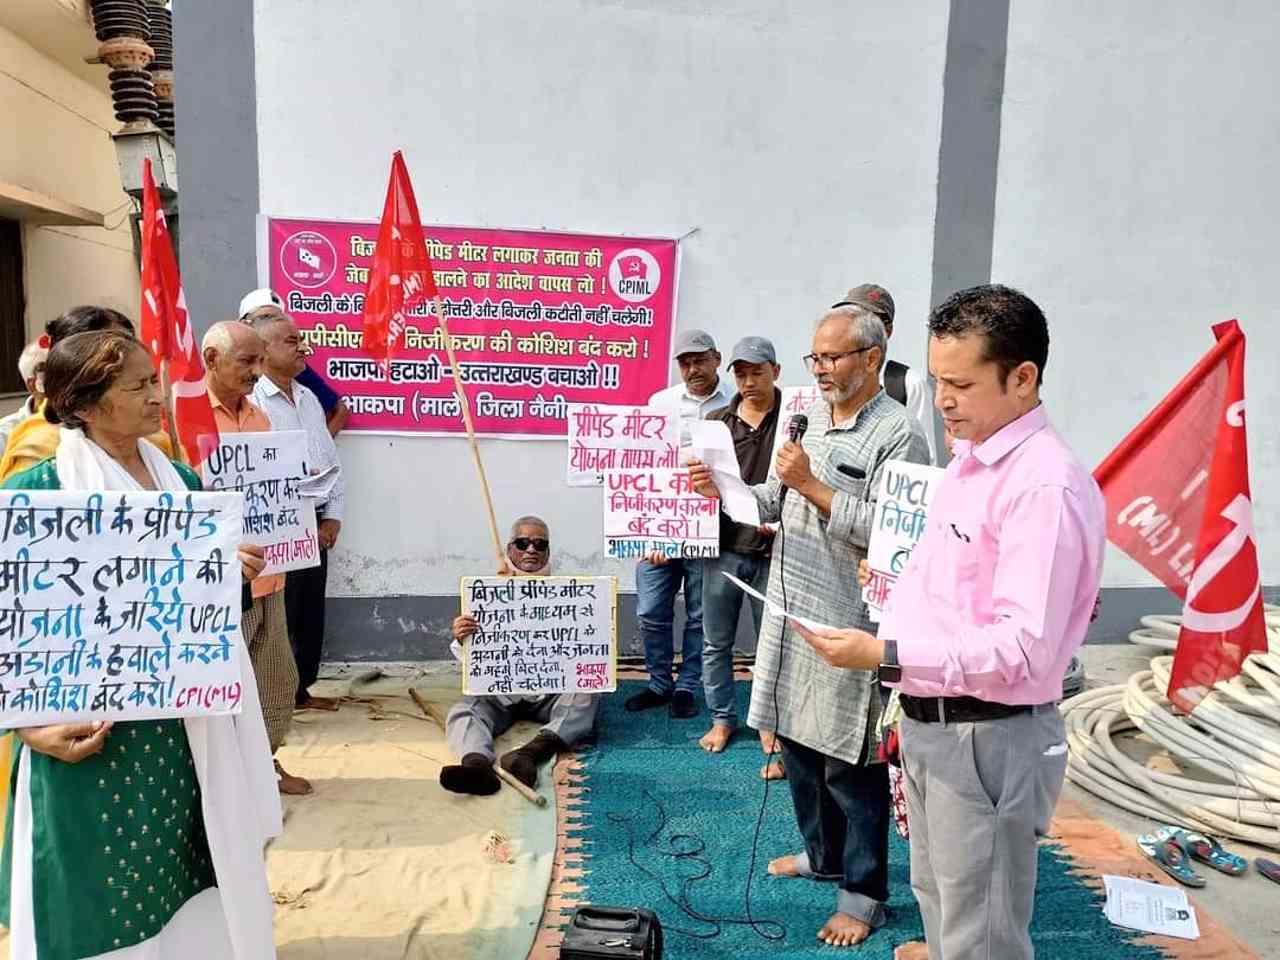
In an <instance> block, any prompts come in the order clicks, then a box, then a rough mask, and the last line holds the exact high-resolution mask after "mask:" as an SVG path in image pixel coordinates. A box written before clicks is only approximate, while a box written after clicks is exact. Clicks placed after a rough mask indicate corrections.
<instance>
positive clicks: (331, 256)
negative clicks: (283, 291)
mask: <svg viewBox="0 0 1280 960" xmlns="http://www.w3.org/2000/svg"><path fill="white" fill-rule="evenodd" d="M280 269H281V270H283V271H284V275H285V276H286V277H287V278H288V279H289V280H290V282H292V283H295V284H297V285H298V286H300V287H307V288H311V287H320V286H323V285H324V284H326V283H328V282H329V279H330V278H331V277H332V276H333V274H334V272H335V271H336V270H337V269H338V254H337V251H335V250H334V249H333V244H332V243H330V242H329V238H328V237H326V236H324V235H323V234H319V233H316V232H315V231H314V230H299V231H298V232H297V233H295V234H293V235H292V236H290V237H289V239H288V240H286V241H285V242H284V243H283V244H281V245H280Z"/></svg>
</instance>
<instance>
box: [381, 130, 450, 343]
mask: <svg viewBox="0 0 1280 960" xmlns="http://www.w3.org/2000/svg"><path fill="white" fill-rule="evenodd" d="M436 295H437V290H436V278H435V274H434V273H433V272H432V270H431V255H430V253H429V252H428V251H427V238H426V234H424V233H423V232H422V221H421V219H419V217H418V201H417V200H416V199H415V198H414V196H413V184H412V183H410V182H409V171H408V169H407V168H406V167H405V165H404V157H403V156H401V155H400V151H399V150H397V151H396V152H395V156H393V157H392V158H391V180H390V182H388V184H387V199H386V202H385V203H384V204H383V205H382V224H381V226H380V227H379V228H378V246H377V248H376V249H375V250H374V254H373V264H372V266H371V267H370V268H369V283H368V286H367V288H366V290H365V297H364V316H363V324H364V340H363V343H364V349H365V351H366V352H368V353H369V354H371V355H372V356H373V357H374V359H376V360H378V361H379V362H381V363H390V362H391V358H392V357H394V356H395V355H396V354H397V353H399V352H400V343H401V338H402V336H403V334H404V326H405V320H404V317H405V311H406V310H408V309H410V308H411V307H413V306H414V305H415V304H417V303H418V302H419V301H421V300H424V299H429V298H431V297H434V296H436Z"/></svg>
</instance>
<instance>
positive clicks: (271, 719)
mask: <svg viewBox="0 0 1280 960" xmlns="http://www.w3.org/2000/svg"><path fill="white" fill-rule="evenodd" d="M201 352H202V354H203V357H204V366H205V370H206V371H207V373H206V376H205V382H206V385H207V386H208V388H209V402H210V404H212V405H213V418H214V420H215V421H216V422H217V424H218V432H219V433H220V434H222V433H261V432H266V431H268V430H270V429H271V421H270V420H269V419H268V418H267V415H266V414H265V413H263V412H262V411H261V410H260V409H258V407H256V406H255V405H254V404H253V403H252V402H250V400H249V394H251V393H252V392H253V388H254V385H255V384H256V383H257V380H258V377H259V376H260V375H261V373H262V354H263V344H262V338H261V337H260V336H258V334H257V333H256V332H254V330H253V329H252V328H251V327H249V326H247V325H245V324H243V323H236V322H234V321H223V322H222V323H215V324H214V325H213V326H212V327H210V328H209V331H208V333H206V334H205V336H204V340H203V342H202V343H201ZM284 584H285V578H284V574H273V575H271V576H265V577H258V578H257V579H256V580H254V581H253V606H251V607H250V608H249V609H248V610H246V611H245V612H244V615H243V616H242V617H241V618H240V627H241V630H242V631H243V632H244V640H245V645H246V646H247V647H248V648H249V659H250V660H251V661H252V662H253V670H254V673H255V674H256V676H257V680H258V698H259V699H260V700H261V701H262V719H263V720H264V721H265V723H266V725H267V738H268V739H269V740H270V741H271V752H272V754H273V755H274V754H275V752H276V751H277V750H278V749H279V748H280V746H281V745H282V744H283V743H284V740H285V737H286V736H287V735H288V733H289V727H290V725H291V724H292V722H293V706H294V697H295V696H296V694H297V689H298V665H297V662H296V661H295V660H294V658H293V649H292V647H290V645H289V627H288V623H287V620H286V616H285V606H284ZM275 766H276V774H277V776H278V777H279V778H280V792H281V793H285V794H292V795H300V794H307V793H310V792H311V784H310V783H308V782H307V781H306V780H304V779H303V778H302V777H295V776H292V775H290V774H289V773H286V772H285V770H284V768H283V767H281V766H280V761H278V760H277V761H276V765H275Z"/></svg>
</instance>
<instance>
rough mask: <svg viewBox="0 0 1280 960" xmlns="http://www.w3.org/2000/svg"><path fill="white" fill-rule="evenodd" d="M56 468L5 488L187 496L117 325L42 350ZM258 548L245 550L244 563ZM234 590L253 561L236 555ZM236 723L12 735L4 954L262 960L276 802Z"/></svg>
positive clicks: (147, 370) (256, 727)
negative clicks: (153, 437)
mask: <svg viewBox="0 0 1280 960" xmlns="http://www.w3.org/2000/svg"><path fill="white" fill-rule="evenodd" d="M44 383H45V392H46V394H47V396H48V404H47V407H46V416H48V417H49V419H50V420H51V421H53V422H55V423H60V425H61V428H60V431H59V442H58V448H57V452H56V454H55V456H53V457H52V458H50V459H48V460H45V461H43V462H41V463H39V464H37V465H35V466H34V467H32V468H31V469H29V470H26V471H25V472H23V473H20V474H17V475H16V476H14V477H11V478H10V479H9V481H8V482H6V483H5V484H4V486H5V487H6V488H9V489H24V490H59V489H62V490H87V491H105V490H188V489H189V490H198V489H200V481H199V479H198V478H197V477H196V475H195V474H194V473H192V472H191V470H190V469H188V468H187V467H185V466H183V465H181V464H177V463H173V462H172V461H170V460H169V459H168V458H167V457H165V456H164V454H163V453H162V452H161V451H160V450H159V449H158V448H157V447H155V446H154V445H153V444H152V443H150V442H149V441H148V440H146V439H145V438H146V437H147V436H148V435H150V434H153V433H155V432H156V430H157V429H159V427H160V423H161V411H162V409H163V407H162V398H161V393H160V389H159V385H158V382H157V377H156V373H155V370H154V368H153V365H152V361H151V357H150V355H149V354H148V353H147V350H146V348H145V347H144V346H143V345H142V344H141V343H140V342H139V341H138V340H136V339H135V338H134V337H133V336H131V335H130V334H128V333H123V332H118V331H97V332H92V333H81V334H76V335H74V336H72V337H69V338H67V339H66V340H64V341H62V342H60V343H58V344H57V345H55V346H54V348H53V349H52V350H51V351H50V353H49V357H48V360H47V362H46V366H45V373H44ZM255 552H256V555H255ZM240 561H241V566H242V568H243V573H244V577H245V579H246V580H248V579H252V578H253V577H254V576H256V575H257V573H259V572H260V571H261V569H262V566H263V561H262V558H261V551H256V548H248V549H245V548H242V549H241V552H240ZM238 651H239V655H240V663H241V670H242V672H243V674H244V679H243V682H242V686H243V689H244V691H245V695H244V704H243V712H242V713H241V714H239V715H238V716H225V717H200V718H187V719H181V720H179V719H174V720H149V721H135V722H117V723H114V724H113V723H111V722H108V721H96V722H92V723H67V724H56V725H53V726H46V727H30V728H26V729H21V730H18V731H16V733H17V736H18V739H19V741H20V742H21V746H20V748H18V749H17V750H15V757H14V762H13V774H12V786H11V797H10V804H9V816H8V820H7V823H6V833H5V845H4V855H3V859H2V860H0V920H4V921H5V922H7V923H8V925H9V930H10V951H11V953H10V956H11V958H12V960H86V958H93V960H97V958H101V960H161V958H171V957H182V958H183V960H202V958H210V960H212V958H214V957H217V958H219V960H226V958H231V960H265V958H273V957H275V947H274V942H273V936H272V929H271V921H272V902H271V897H270V892H269V890H268V887H267V881H266V868H265V865H264V861H263V848H264V846H265V844H266V841H267V840H268V839H269V838H270V837H273V836H276V835H278V834H279V833H280V829H281V818H280V800H279V794H278V793H277V791H276V785H275V774H274V771H273V769H272V765H271V752H270V748H269V746H268V744H267V736H266V730H265V729H264V727H263V722H262V713H261V709H260V708H259V706H258V704H257V703H256V699H257V696H256V691H257V686H256V684H255V682H254V680H253V675H252V667H251V666H250V664H249V657H248V653H247V651H245V650H243V645H242V644H241V645H240V646H239V647H238Z"/></svg>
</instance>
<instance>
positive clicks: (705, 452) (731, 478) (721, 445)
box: [689, 420, 760, 527]
mask: <svg viewBox="0 0 1280 960" xmlns="http://www.w3.org/2000/svg"><path fill="white" fill-rule="evenodd" d="M689 436H690V439H691V441H692V447H693V455H694V456H695V457H697V458H698V459H699V460H701V461H702V462H703V463H705V464H706V465H707V466H708V467H710V468H711V476H712V479H713V480H714V481H715V484H716V487H717V488H718V489H719V490H720V508H721V509H722V510H724V512H725V513H727V514H728V515H729V519H730V520H736V521H737V522H738V523H745V524H747V525H748V526H751V527H758V526H760V504H759V503H758V502H757V501H756V498H755V494H753V493H752V492H751V488H750V487H748V486H747V485H746V483H744V482H743V480H742V472H741V471H740V470H739V468H738V454H737V452H736V451H735V450H734V449H733V435H732V434H730V433H729V425H728V424H727V423H725V422H724V421H722V420H693V421H690V423H689Z"/></svg>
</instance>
